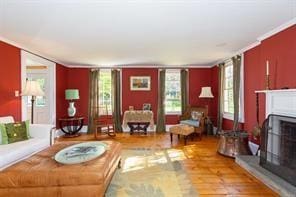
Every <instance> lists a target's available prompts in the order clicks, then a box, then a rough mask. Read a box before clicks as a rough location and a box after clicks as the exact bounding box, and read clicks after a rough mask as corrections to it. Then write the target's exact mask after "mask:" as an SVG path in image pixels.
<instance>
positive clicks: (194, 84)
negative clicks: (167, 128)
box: [122, 68, 218, 124]
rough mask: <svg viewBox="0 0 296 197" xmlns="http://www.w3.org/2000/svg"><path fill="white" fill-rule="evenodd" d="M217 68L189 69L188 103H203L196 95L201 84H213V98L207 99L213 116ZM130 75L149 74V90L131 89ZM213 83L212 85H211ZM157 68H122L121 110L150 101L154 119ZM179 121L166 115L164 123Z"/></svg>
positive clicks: (175, 117)
mask: <svg viewBox="0 0 296 197" xmlns="http://www.w3.org/2000/svg"><path fill="white" fill-rule="evenodd" d="M217 74H218V72H217V69H215V68H214V69H208V68H190V69H189V104H190V105H191V106H196V105H205V104H206V101H205V100H203V99H199V98H198V96H199V94H200V91H201V87H203V86H213V87H212V88H213V94H214V96H215V99H210V100H209V105H210V107H209V108H210V110H211V114H212V115H213V116H214V117H215V116H216V113H217V110H216V108H217V90H218V86H217V83H218V79H217ZM131 76H151V91H131V90H130V77H131ZM212 83H213V85H212ZM157 91H158V69H157V68H124V69H122V110H123V111H125V110H128V107H129V106H134V108H135V109H142V106H143V103H151V105H152V111H153V113H154V118H155V121H156V115H157V96H158V93H157ZM178 122H179V117H178V115H166V124H176V123H178Z"/></svg>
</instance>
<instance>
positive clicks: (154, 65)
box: [64, 64, 213, 69]
mask: <svg viewBox="0 0 296 197" xmlns="http://www.w3.org/2000/svg"><path fill="white" fill-rule="evenodd" d="M64 66H65V67H67V68H100V69H108V68H162V69H174V68H176V69H180V68H212V67H213V65H212V64H211V65H178V66H173V65H161V64H147V65H145V64H135V65H133V64H127V65H108V66H106V65H105V66H104V65H69V64H68V65H67V64H66V65H64Z"/></svg>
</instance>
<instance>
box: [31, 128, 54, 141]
mask: <svg viewBox="0 0 296 197" xmlns="http://www.w3.org/2000/svg"><path fill="white" fill-rule="evenodd" d="M53 130H55V127H54V125H50V124H31V125H30V128H29V133H30V136H31V137H33V138H39V139H48V142H49V144H50V145H51V144H52V143H53V138H54V134H53Z"/></svg>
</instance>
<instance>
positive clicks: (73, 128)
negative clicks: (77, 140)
mask: <svg viewBox="0 0 296 197" xmlns="http://www.w3.org/2000/svg"><path fill="white" fill-rule="evenodd" d="M83 121H84V117H82V116H77V117H64V118H60V119H59V125H60V128H61V130H62V131H63V132H64V133H65V135H64V137H68V138H69V137H77V136H79V135H80V133H78V132H79V131H80V130H81V128H82V126H83Z"/></svg>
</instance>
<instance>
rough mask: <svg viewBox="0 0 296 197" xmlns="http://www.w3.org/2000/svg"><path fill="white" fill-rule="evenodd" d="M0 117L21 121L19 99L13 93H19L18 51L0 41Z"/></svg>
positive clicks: (19, 69)
mask: <svg viewBox="0 0 296 197" xmlns="http://www.w3.org/2000/svg"><path fill="white" fill-rule="evenodd" d="M0 73H1V76H0V116H8V115H11V116H13V117H14V119H15V120H16V121H19V120H21V97H15V96H14V91H15V90H18V91H19V92H20V91H21V60H20V49H19V48H16V47H14V46H11V45H9V44H6V43H4V42H2V41H0Z"/></svg>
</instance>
